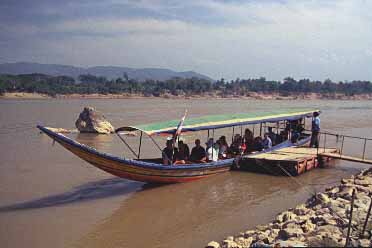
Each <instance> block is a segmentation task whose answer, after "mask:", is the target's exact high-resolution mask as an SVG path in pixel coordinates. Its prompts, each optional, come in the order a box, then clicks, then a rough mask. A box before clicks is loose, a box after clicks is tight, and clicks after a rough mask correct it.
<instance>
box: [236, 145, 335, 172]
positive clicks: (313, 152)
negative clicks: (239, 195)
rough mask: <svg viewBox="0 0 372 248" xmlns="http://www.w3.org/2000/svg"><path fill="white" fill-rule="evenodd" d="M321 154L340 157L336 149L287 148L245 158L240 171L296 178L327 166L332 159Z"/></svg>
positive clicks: (240, 164) (240, 165) (241, 162)
mask: <svg viewBox="0 0 372 248" xmlns="http://www.w3.org/2000/svg"><path fill="white" fill-rule="evenodd" d="M321 153H327V154H334V155H335V156H340V154H339V153H338V150H337V149H336V148H326V149H324V148H319V149H317V148H309V147H286V148H282V149H279V150H275V151H272V152H268V153H261V154H257V155H255V154H253V155H250V156H249V157H243V158H242V159H241V161H240V162H239V169H241V170H246V171H253V172H262V173H269V174H278V175H283V174H284V175H285V174H288V173H289V174H291V175H292V176H296V175H299V174H302V173H304V172H306V171H309V170H311V169H313V168H316V167H319V166H320V165H322V164H325V163H326V162H328V161H329V160H331V159H332V158H330V157H322V156H318V155H320V154H321Z"/></svg>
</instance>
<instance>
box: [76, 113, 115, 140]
mask: <svg viewBox="0 0 372 248" xmlns="http://www.w3.org/2000/svg"><path fill="white" fill-rule="evenodd" d="M75 126H76V128H77V129H78V130H79V131H80V132H82V133H100V134H109V133H113V132H114V131H115V129H114V127H113V126H112V125H111V123H110V122H108V121H107V120H106V119H105V117H104V116H103V114H102V113H100V112H98V111H96V110H95V109H94V108H92V107H85V108H84V110H83V111H82V112H81V113H80V115H79V118H78V119H77V120H76V122H75Z"/></svg>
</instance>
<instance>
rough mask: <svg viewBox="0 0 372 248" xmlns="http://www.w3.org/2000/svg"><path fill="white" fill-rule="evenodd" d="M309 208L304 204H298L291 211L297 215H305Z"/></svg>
mask: <svg viewBox="0 0 372 248" xmlns="http://www.w3.org/2000/svg"><path fill="white" fill-rule="evenodd" d="M309 211H310V210H309V209H307V208H306V206H305V204H301V205H298V206H297V207H296V208H295V209H294V210H293V212H294V213H295V214H297V215H305V214H307V213H308V212H309Z"/></svg>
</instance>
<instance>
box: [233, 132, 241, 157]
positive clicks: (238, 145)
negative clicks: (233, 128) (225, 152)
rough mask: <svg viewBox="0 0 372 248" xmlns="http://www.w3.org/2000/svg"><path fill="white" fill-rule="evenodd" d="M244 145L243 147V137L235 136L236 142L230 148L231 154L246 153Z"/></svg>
mask: <svg viewBox="0 0 372 248" xmlns="http://www.w3.org/2000/svg"><path fill="white" fill-rule="evenodd" d="M242 145H243V138H242V136H240V134H235V136H234V140H233V142H232V144H231V146H230V152H231V153H232V154H233V155H238V154H242V153H243V152H244V150H243V147H242Z"/></svg>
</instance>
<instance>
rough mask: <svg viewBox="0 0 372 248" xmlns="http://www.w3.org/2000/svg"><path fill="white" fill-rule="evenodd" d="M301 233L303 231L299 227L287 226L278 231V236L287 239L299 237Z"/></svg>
mask: <svg viewBox="0 0 372 248" xmlns="http://www.w3.org/2000/svg"><path fill="white" fill-rule="evenodd" d="M302 234H303V231H302V229H301V228H287V229H282V230H280V231H279V233H278V238H279V239H281V240H287V239H289V238H292V237H299V236H300V235H302Z"/></svg>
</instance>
